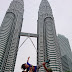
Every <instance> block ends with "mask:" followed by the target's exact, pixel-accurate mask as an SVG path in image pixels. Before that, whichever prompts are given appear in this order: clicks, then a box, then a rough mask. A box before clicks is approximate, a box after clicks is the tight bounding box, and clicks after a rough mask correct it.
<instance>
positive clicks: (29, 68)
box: [21, 57, 47, 72]
mask: <svg viewBox="0 0 72 72" xmlns="http://www.w3.org/2000/svg"><path fill="white" fill-rule="evenodd" d="M29 58H30V57H28V60H27V64H26V63H24V64H22V66H21V68H22V69H23V70H25V69H26V72H28V71H31V72H32V71H33V72H36V71H37V70H38V69H39V68H40V67H41V66H42V65H43V64H44V63H47V62H43V63H42V64H41V65H37V66H33V65H31V64H29Z"/></svg>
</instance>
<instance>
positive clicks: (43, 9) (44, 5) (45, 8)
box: [39, 0, 52, 15]
mask: <svg viewBox="0 0 72 72" xmlns="http://www.w3.org/2000/svg"><path fill="white" fill-rule="evenodd" d="M46 13H47V14H51V15H52V9H51V7H50V4H49V2H48V1H47V0H42V1H41V3H40V6H39V14H40V15H41V14H46Z"/></svg>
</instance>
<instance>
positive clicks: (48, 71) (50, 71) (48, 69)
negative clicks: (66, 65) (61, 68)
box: [43, 63, 52, 72]
mask: <svg viewBox="0 0 72 72" xmlns="http://www.w3.org/2000/svg"><path fill="white" fill-rule="evenodd" d="M45 64H46V63H43V67H44V68H45V70H46V72H52V69H51V68H47V67H46V66H45Z"/></svg>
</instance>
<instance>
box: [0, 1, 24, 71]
mask: <svg viewBox="0 0 72 72" xmlns="http://www.w3.org/2000/svg"><path fill="white" fill-rule="evenodd" d="M23 12H24V3H23V0H13V1H12V2H11V4H10V7H9V9H8V10H7V12H6V14H5V17H4V20H3V22H2V24H1V28H0V72H13V71H14V66H15V61H16V55H17V51H18V44H19V38H20V32H21V27H22V21H23Z"/></svg>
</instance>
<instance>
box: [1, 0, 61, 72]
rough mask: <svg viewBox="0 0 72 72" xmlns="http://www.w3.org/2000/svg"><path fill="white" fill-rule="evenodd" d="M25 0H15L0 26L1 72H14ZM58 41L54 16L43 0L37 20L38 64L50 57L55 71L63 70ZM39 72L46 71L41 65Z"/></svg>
mask: <svg viewBox="0 0 72 72" xmlns="http://www.w3.org/2000/svg"><path fill="white" fill-rule="evenodd" d="M23 13H24V2H23V0H13V1H12V2H11V4H10V6H9V9H8V10H7V12H6V14H5V17H4V19H3V22H2V24H1V27H0V72H14V66H15V62H16V56H17V51H18V45H19V39H20V35H21V27H22V22H23ZM59 49H60V48H59V44H58V41H57V36H56V31H55V24H54V18H53V15H52V10H51V7H50V5H49V3H48V1H47V0H42V1H41V4H40V7H39V12H38V20H37V64H41V63H42V62H44V61H45V60H47V59H48V58H49V59H50V64H49V65H47V67H50V68H52V70H53V72H62V65H61V58H60V52H59ZM39 72H45V70H44V68H43V67H41V68H40V69H39Z"/></svg>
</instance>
